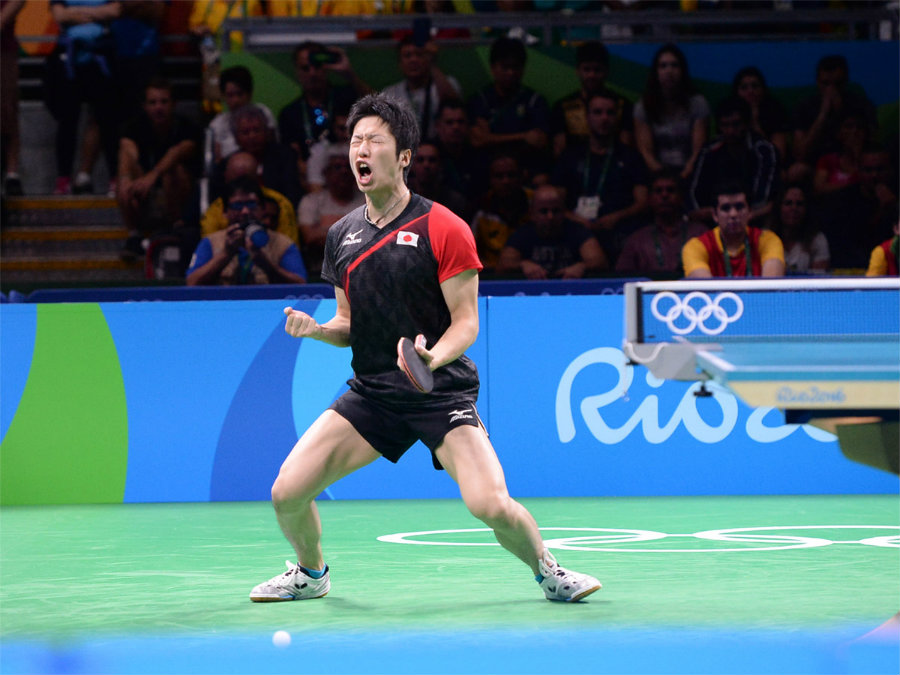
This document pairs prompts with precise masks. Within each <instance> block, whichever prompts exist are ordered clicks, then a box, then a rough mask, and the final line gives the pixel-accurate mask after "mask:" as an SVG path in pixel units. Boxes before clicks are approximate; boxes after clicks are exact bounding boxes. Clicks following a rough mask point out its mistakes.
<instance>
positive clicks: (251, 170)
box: [200, 150, 300, 244]
mask: <svg viewBox="0 0 900 675" xmlns="http://www.w3.org/2000/svg"><path fill="white" fill-rule="evenodd" d="M241 176H249V177H250V178H252V179H253V180H255V181H256V182H259V162H257V161H256V157H254V156H253V155H251V154H250V153H249V152H244V151H243V150H238V151H237V152H235V153H233V154H232V155H230V156H229V157H228V159H226V160H225V171H224V180H225V183H226V184H228V183H230V182H231V181H233V180H235V179H236V178H239V177H241ZM263 195H265V197H266V199H267V200H272V201H274V202H275V203H276V204H277V205H278V218H277V219H276V220H275V221H274V225H273V227H274V228H275V229H276V230H278V231H279V232H281V234H283V235H284V236H286V237H287V238H288V239H290V240H291V241H292V242H294V243H295V244H299V243H300V240H299V238H298V234H297V218H296V215H295V211H294V206H293V205H292V204H291V202H290V201H289V200H288V198H287V197H285V196H284V195H283V194H281V193H280V192H278V191H277V190H273V189H272V188H269V187H265V186H263ZM227 227H228V214H227V213H226V209H225V203H224V201H223V200H222V198H221V197H217V198H216V199H215V201H213V202H212V203H211V204H210V205H209V208H208V209H206V211H205V212H204V213H203V215H202V217H201V218H200V229H201V231H202V233H203V236H209V235H211V234H212V233H213V232H217V231H218V230H224V229H225V228H227Z"/></svg>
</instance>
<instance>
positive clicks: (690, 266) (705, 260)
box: [681, 237, 709, 276]
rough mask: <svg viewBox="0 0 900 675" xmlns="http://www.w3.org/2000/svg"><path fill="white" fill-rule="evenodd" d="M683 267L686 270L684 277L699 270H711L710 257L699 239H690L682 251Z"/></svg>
mask: <svg viewBox="0 0 900 675" xmlns="http://www.w3.org/2000/svg"><path fill="white" fill-rule="evenodd" d="M681 266H682V267H683V268H684V276H688V275H689V274H690V273H691V272H693V271H694V270H697V269H702V268H706V269H709V255H708V253H707V251H706V247H705V246H704V245H703V242H702V241H700V238H699V237H694V238H693V239H688V241H687V243H686V244H685V245H684V247H683V248H682V249H681Z"/></svg>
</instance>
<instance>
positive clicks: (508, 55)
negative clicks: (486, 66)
mask: <svg viewBox="0 0 900 675" xmlns="http://www.w3.org/2000/svg"><path fill="white" fill-rule="evenodd" d="M527 58H528V53H527V52H526V51H525V45H524V44H523V43H522V41H521V40H517V39H516V38H511V37H505V36H504V37H498V38H497V39H496V40H494V43H493V44H492V45H491V55H490V63H491V65H494V64H495V63H499V62H500V61H514V62H515V63H516V65H519V66H524V65H525V61H526V59H527Z"/></svg>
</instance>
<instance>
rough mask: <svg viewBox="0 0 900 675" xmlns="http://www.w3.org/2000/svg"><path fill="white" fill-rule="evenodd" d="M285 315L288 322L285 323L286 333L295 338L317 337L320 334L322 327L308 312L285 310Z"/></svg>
mask: <svg viewBox="0 0 900 675" xmlns="http://www.w3.org/2000/svg"><path fill="white" fill-rule="evenodd" d="M284 315H285V316H286V317H287V321H285V322H284V331H285V332H286V333H287V334H288V335H291V336H293V337H310V336H312V337H315V336H317V335H318V334H319V331H320V330H321V327H320V326H319V324H318V323H317V322H316V320H315V319H314V318H312V317H311V316H310V315H309V314H307V313H306V312H301V311H299V310H296V309H293V308H292V307H285V308H284Z"/></svg>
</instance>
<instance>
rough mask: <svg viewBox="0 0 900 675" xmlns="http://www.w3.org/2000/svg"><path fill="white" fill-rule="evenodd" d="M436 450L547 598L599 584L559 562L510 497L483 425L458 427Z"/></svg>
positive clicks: (572, 597)
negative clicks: (532, 574) (528, 568)
mask: <svg viewBox="0 0 900 675" xmlns="http://www.w3.org/2000/svg"><path fill="white" fill-rule="evenodd" d="M435 454H436V455H437V458H438V460H440V462H441V464H442V465H443V466H444V468H445V469H446V470H447V472H448V473H449V474H450V476H451V477H452V478H453V479H454V480H455V481H456V482H457V484H458V485H459V489H460V494H461V495H462V498H463V502H465V504H466V507H467V508H468V509H469V511H470V512H471V513H472V515H474V516H475V517H476V518H478V519H479V520H481V521H482V522H483V523H484V524H485V525H487V526H488V527H490V528H491V529H492V530H493V531H494V536H495V537H496V538H497V541H498V542H499V543H500V545H501V546H503V548H505V549H506V550H507V551H509V552H510V553H512V554H513V555H515V556H516V557H517V558H519V559H520V560H522V562H524V563H525V564H526V565H528V566H529V567H530V568H531V571H532V572H533V573H534V575H535V578H536V579H537V580H538V581H539V582H540V585H541V588H542V589H543V591H544V595H545V596H546V597H547V598H548V599H550V600H564V601H567V602H569V601H578V600H581V599H582V598H585V597H587V596H588V595H590V594H591V593H593V592H594V591H597V590H599V589H600V588H601V585H600V582H599V581H597V580H596V579H594V578H593V577H591V576H588V575H586V574H580V573H578V572H572V571H570V570H567V569H565V568H563V567H560V566H559V565H557V564H556V559H555V558H554V557H553V556H552V555H551V554H550V552H549V551H547V550H546V548H545V547H544V542H543V540H542V539H541V534H540V530H539V529H538V526H537V523H536V522H535V520H534V517H533V516H532V515H531V513H529V512H528V510H527V509H526V508H525V507H524V506H522V505H521V504H519V503H518V502H517V501H515V500H514V499H512V497H510V496H509V491H508V490H507V487H506V479H505V477H504V475H503V468H502V467H501V466H500V461H499V460H498V459H497V454H496V453H495V452H494V448H493V446H492V445H491V443H490V441H489V440H488V437H487V434H486V433H485V432H484V430H483V429H482V428H480V427H474V426H462V427H456V428H455V429H453V430H451V431H450V432H449V433H448V434H447V436H446V437H445V438H444V442H443V443H442V444H441V446H440V447H439V448H438V449H437V450H436V451H435Z"/></svg>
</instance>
